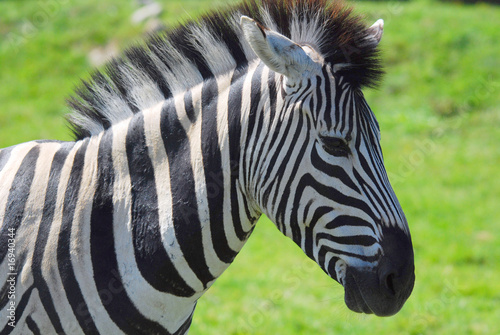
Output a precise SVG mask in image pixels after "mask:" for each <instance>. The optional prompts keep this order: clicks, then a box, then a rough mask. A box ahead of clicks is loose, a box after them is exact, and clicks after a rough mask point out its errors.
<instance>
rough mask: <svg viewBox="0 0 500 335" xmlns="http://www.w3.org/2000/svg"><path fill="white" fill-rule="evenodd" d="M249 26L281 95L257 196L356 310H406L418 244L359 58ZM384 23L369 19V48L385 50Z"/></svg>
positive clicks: (264, 146)
mask: <svg viewBox="0 0 500 335" xmlns="http://www.w3.org/2000/svg"><path fill="white" fill-rule="evenodd" d="M291 25H292V24H291ZM241 26H242V29H243V32H244V35H245V38H246V40H247V41H248V43H249V44H250V46H251V47H252V49H253V50H254V52H255V54H256V55H257V57H258V58H259V59H260V64H261V66H262V64H264V65H265V68H266V67H267V68H268V71H269V75H268V77H269V78H271V79H270V80H271V81H273V85H269V87H275V89H274V91H275V92H274V95H275V96H276V98H275V99H276V101H275V102H274V103H273V102H271V103H269V104H268V106H269V105H273V104H275V111H271V112H272V113H273V114H275V115H274V116H272V117H268V118H266V120H268V121H267V123H268V129H267V130H266V133H267V134H269V135H268V136H267V137H266V138H267V142H266V140H264V141H257V140H256V141H254V142H253V143H254V146H253V147H252V148H251V151H254V152H259V153H261V154H260V155H259V162H258V163H255V164H257V165H256V166H255V167H254V168H253V169H251V170H250V172H249V173H250V175H251V177H250V179H251V182H250V184H251V186H250V187H251V189H252V192H253V194H254V200H255V203H256V206H259V210H260V211H262V212H263V213H264V214H266V215H267V216H268V217H269V218H270V219H271V220H272V221H273V222H274V223H275V224H276V225H277V226H278V228H279V229H280V230H281V231H282V232H283V233H284V234H285V235H286V236H289V237H290V238H292V239H293V240H294V241H295V242H296V243H297V244H298V245H299V246H300V247H301V248H302V249H303V250H304V252H305V253H306V254H307V255H308V256H309V257H310V258H311V259H313V260H315V261H316V262H317V263H318V264H319V265H320V266H321V268H322V269H323V270H324V271H325V272H326V273H327V274H328V275H329V276H330V277H332V278H334V279H335V280H337V281H338V282H339V283H341V284H342V285H343V286H344V289H345V302H346V304H347V306H348V307H349V308H350V309H351V310H353V311H356V312H364V313H374V314H376V315H379V316H388V315H393V314H395V313H397V312H398V311H399V310H400V309H401V307H402V306H403V304H404V302H405V301H406V299H407V298H408V297H409V295H410V293H411V291H412V289H413V285H414V280H415V275H414V257H413V249H412V243H411V237H410V232H409V228H408V224H407V221H406V218H405V215H404V213H403V211H402V209H401V206H400V204H399V202H398V200H397V198H396V195H395V194H394V191H393V189H392V187H391V185H390V183H389V180H388V178H387V173H386V171H385V168H384V163H383V157H382V151H381V147H380V130H379V126H378V123H377V121H376V119H375V116H374V114H373V113H372V111H371V110H370V108H369V106H368V104H367V103H366V101H365V99H364V97H363V94H362V93H361V90H360V86H361V85H355V84H353V80H352V73H350V71H355V70H356V64H350V63H349V57H345V55H344V59H345V61H344V62H338V63H332V62H329V61H327V60H326V57H325V55H324V54H322V53H321V52H320V51H319V49H320V48H319V47H318V46H317V45H312V44H307V43H296V42H294V41H292V40H291V39H289V38H287V37H285V36H284V35H281V34H280V33H278V32H277V31H273V30H270V29H267V28H265V27H264V26H262V25H260V24H258V23H256V21H254V20H253V19H250V18H248V17H242V19H241ZM382 30H383V21H382V20H379V21H377V22H376V23H375V24H374V25H373V26H372V27H370V28H366V27H364V29H363V31H362V33H359V34H358V35H356V36H357V38H358V40H357V42H356V43H357V44H356V46H358V47H359V48H358V50H359V52H363V50H372V51H373V50H375V48H376V46H377V45H378V42H379V41H380V38H381V36H382ZM305 34H307V32H306V33H305ZM309 34H310V35H314V32H309ZM303 35H304V34H303ZM360 36H361V37H360ZM292 38H293V33H292ZM332 52H333V53H336V52H341V50H334V51H332ZM356 56H359V55H353V56H352V57H353V58H355V57H356ZM338 58H339V59H340V57H338ZM358 61H359V60H358ZM349 76H351V78H350V77H349ZM262 77H265V75H263V76H262ZM262 95H265V94H264V93H262ZM272 95H273V91H272V89H269V96H272ZM263 109H264V113H265V112H266V107H263ZM267 112H270V111H269V107H268V108H267ZM269 119H272V120H269ZM278 120H279V121H278ZM263 122H264V123H266V121H265V120H264V121H263ZM261 136H262V134H261ZM247 149H248V148H247Z"/></svg>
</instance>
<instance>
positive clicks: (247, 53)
mask: <svg viewBox="0 0 500 335" xmlns="http://www.w3.org/2000/svg"><path fill="white" fill-rule="evenodd" d="M241 15H247V16H249V17H251V18H253V19H254V20H256V21H257V22H259V23H261V24H263V25H264V26H267V27H268V28H270V29H274V30H276V31H278V32H279V33H281V34H283V35H285V36H287V37H289V38H291V39H292V40H294V41H295V42H297V43H304V44H309V45H311V46H312V47H314V48H316V50H317V51H319V53H320V54H322V55H323V57H324V58H325V60H326V62H328V63H330V64H331V65H332V66H333V65H335V64H344V66H342V67H341V69H340V70H339V71H338V72H337V73H339V75H342V76H344V78H345V79H346V80H347V81H348V82H350V84H351V85H352V86H356V87H363V86H369V87H373V86H376V84H377V83H378V81H379V79H380V77H381V74H382V73H383V72H382V69H381V66H380V62H379V59H378V50H377V48H376V46H375V45H374V44H371V43H366V40H367V36H368V31H367V28H368V27H367V26H366V25H365V24H363V23H362V21H361V18H360V17H359V16H357V15H354V14H353V13H352V8H350V7H348V6H346V5H345V4H344V3H343V2H341V1H333V2H331V3H330V2H327V1H325V0H261V1H258V0H247V1H245V2H243V3H242V4H240V5H237V6H232V7H229V8H227V9H225V10H221V11H213V12H210V13H207V14H205V15H203V16H202V17H201V18H200V19H198V20H193V21H190V22H187V23H185V24H183V25H181V26H178V27H176V28H173V29H166V30H165V31H161V32H158V33H156V34H155V35H154V36H152V37H150V38H149V39H148V40H147V41H146V43H145V44H144V45H142V46H136V47H132V48H130V49H128V50H127V51H125V54H124V56H122V57H121V58H118V59H115V60H113V61H111V62H110V63H109V64H108V65H107V66H105V67H104V69H103V70H101V71H97V72H95V73H94V74H93V75H92V76H91V79H90V80H88V81H84V82H83V83H82V84H81V86H80V87H78V88H77V89H76V94H75V96H72V97H70V98H69V99H68V103H69V106H70V108H71V109H72V110H73V113H72V114H71V115H70V116H69V124H70V127H71V128H72V130H73V133H74V136H75V138H76V139H82V138H85V137H88V136H91V135H94V134H96V133H99V132H100V131H102V130H104V129H107V128H109V127H110V126H111V125H112V124H114V123H116V122H119V121H120V120H123V119H126V118H128V117H130V116H131V115H133V114H134V113H137V112H139V111H141V110H143V109H145V108H148V107H151V106H153V105H155V104H156V103H158V102H160V101H162V100H164V99H168V98H169V97H172V96H173V95H174V94H176V93H179V92H183V91H185V90H187V89H189V88H191V87H193V86H194V85H196V84H198V83H200V82H202V81H203V80H205V79H207V78H211V77H215V76H218V75H221V74H223V73H227V72H228V71H230V70H231V69H235V68H237V67H244V66H246V65H247V64H248V63H249V61H251V60H252V59H254V58H255V57H256V56H255V55H254V53H253V51H252V50H251V48H250V46H249V45H248V44H247V43H246V41H245V40H244V38H243V34H242V31H241V28H240V26H239V17H240V16H241ZM221 50H222V52H221ZM345 64H347V65H345Z"/></svg>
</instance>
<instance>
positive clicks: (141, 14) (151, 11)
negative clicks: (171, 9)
mask: <svg viewBox="0 0 500 335" xmlns="http://www.w3.org/2000/svg"><path fill="white" fill-rule="evenodd" d="M162 10H163V9H162V7H161V5H160V4H159V3H158V2H152V3H150V4H149V5H146V6H144V7H141V8H139V9H138V10H136V11H135V12H134V14H132V19H131V20H132V23H135V24H138V23H141V22H143V21H144V20H147V19H149V18H151V17H157V16H158V15H160V14H161V12H162Z"/></svg>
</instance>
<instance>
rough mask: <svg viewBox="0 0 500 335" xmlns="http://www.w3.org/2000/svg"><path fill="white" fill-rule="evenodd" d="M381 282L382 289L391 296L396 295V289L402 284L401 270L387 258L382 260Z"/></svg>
mask: <svg viewBox="0 0 500 335" xmlns="http://www.w3.org/2000/svg"><path fill="white" fill-rule="evenodd" d="M381 263H382V264H381V265H380V271H379V282H380V289H381V291H382V292H383V293H384V294H385V295H386V296H387V297H389V298H393V297H395V296H396V290H397V289H398V288H399V287H400V286H401V283H400V281H401V278H400V276H399V272H398V271H397V269H395V267H394V266H393V265H392V264H391V262H390V261H388V260H387V258H384V259H383V260H382V261H381Z"/></svg>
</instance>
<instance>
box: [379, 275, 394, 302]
mask: <svg viewBox="0 0 500 335" xmlns="http://www.w3.org/2000/svg"><path fill="white" fill-rule="evenodd" d="M395 280H396V272H394V271H392V272H390V273H389V274H387V275H386V276H385V278H383V279H382V283H383V287H384V289H385V291H386V292H387V293H388V294H389V296H395V295H396V288H395V287H394V281H395Z"/></svg>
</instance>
